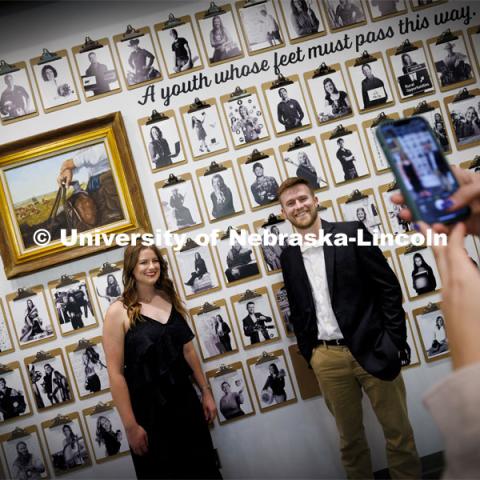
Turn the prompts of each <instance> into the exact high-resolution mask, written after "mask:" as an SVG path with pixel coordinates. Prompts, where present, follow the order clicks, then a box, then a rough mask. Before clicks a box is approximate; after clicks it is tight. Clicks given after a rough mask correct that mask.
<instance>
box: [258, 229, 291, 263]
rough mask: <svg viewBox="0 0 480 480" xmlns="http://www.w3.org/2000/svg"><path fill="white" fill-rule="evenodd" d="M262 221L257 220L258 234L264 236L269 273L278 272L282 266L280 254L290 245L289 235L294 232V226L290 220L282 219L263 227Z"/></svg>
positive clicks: (263, 253)
mask: <svg viewBox="0 0 480 480" xmlns="http://www.w3.org/2000/svg"><path fill="white" fill-rule="evenodd" d="M262 223H263V222H262V221H260V222H258V223H257V222H256V223H255V225H256V226H257V225H258V226H259V227H260V228H259V229H258V234H259V235H261V236H262V244H261V245H260V250H261V251H262V256H263V260H264V262H265V266H266V270H267V273H272V272H278V271H279V270H280V269H281V268H282V267H281V265H280V255H281V254H282V252H283V251H284V250H285V248H287V246H288V235H290V234H291V233H293V227H292V225H291V224H290V223H289V222H286V221H281V222H278V223H274V224H273V225H268V226H265V227H261V225H262Z"/></svg>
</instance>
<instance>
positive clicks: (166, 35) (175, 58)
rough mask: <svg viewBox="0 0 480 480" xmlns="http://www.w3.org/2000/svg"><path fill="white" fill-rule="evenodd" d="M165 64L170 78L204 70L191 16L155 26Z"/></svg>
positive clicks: (169, 19) (168, 20) (173, 17)
mask: <svg viewBox="0 0 480 480" xmlns="http://www.w3.org/2000/svg"><path fill="white" fill-rule="evenodd" d="M153 28H154V30H155V32H156V33H157V39H158V43H159V45H160V51H161V52H162V56H163V62H164V63H165V66H166V67H167V75H168V77H169V78H175V77H178V76H180V75H185V74H187V73H193V72H197V71H198V70H201V69H202V68H203V61H202V57H201V56H200V49H199V44H198V41H197V36H196V35H195V31H194V29H193V23H192V19H191V17H190V15H184V16H182V17H178V18H177V17H175V15H174V14H173V13H170V14H169V16H168V19H167V20H165V21H164V22H161V23H156V24H155V25H154V27H153Z"/></svg>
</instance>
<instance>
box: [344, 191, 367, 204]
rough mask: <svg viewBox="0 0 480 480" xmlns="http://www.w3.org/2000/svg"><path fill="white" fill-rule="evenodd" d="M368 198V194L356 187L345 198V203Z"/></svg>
mask: <svg viewBox="0 0 480 480" xmlns="http://www.w3.org/2000/svg"><path fill="white" fill-rule="evenodd" d="M364 198H368V195H365V194H364V193H362V192H361V191H360V190H359V189H358V188H356V189H355V190H354V191H353V192H352V193H351V194H350V195H349V196H348V198H347V200H346V201H345V203H351V202H357V201H358V200H363V199H364Z"/></svg>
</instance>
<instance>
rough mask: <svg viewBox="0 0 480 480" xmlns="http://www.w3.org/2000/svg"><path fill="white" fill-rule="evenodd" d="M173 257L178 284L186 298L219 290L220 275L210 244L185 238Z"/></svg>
mask: <svg viewBox="0 0 480 480" xmlns="http://www.w3.org/2000/svg"><path fill="white" fill-rule="evenodd" d="M173 257H174V259H175V263H176V265H177V269H178V271H179V273H180V284H181V286H182V291H183V294H184V295H185V298H186V299H187V300H190V299H192V298H197V297H199V296H204V295H206V294H208V293H212V292H216V291H218V290H220V289H221V288H222V287H221V284H220V275H219V273H218V270H217V265H216V264H215V261H214V259H213V252H212V249H211V247H210V245H199V244H198V243H196V242H194V241H193V240H192V239H191V238H187V240H186V242H185V244H184V245H183V246H182V248H180V250H178V251H177V250H174V252H173Z"/></svg>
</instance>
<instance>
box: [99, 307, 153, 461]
mask: <svg viewBox="0 0 480 480" xmlns="http://www.w3.org/2000/svg"><path fill="white" fill-rule="evenodd" d="M126 320H127V311H126V309H125V308H124V306H123V304H122V303H121V302H120V301H117V302H114V303H112V305H110V307H109V308H108V310H107V314H106V316H105V322H104V326H103V348H104V350H105V358H106V360H107V370H108V377H109V379H110V389H111V392H112V397H113V400H114V402H115V406H116V407H117V409H118V413H119V414H120V418H121V419H122V423H123V425H124V427H125V431H126V433H127V438H128V443H129V444H130V446H131V447H132V449H133V451H134V453H136V454H137V455H144V454H145V453H147V451H148V439H147V433H146V432H145V430H144V429H143V428H142V427H141V426H140V425H139V424H138V423H137V420H136V419H135V415H134V413H133V409H132V403H131V400H130V393H129V391H128V386H127V382H126V380H125V376H124V373H123V362H124V341H125V331H124V322H125V321H126Z"/></svg>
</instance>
